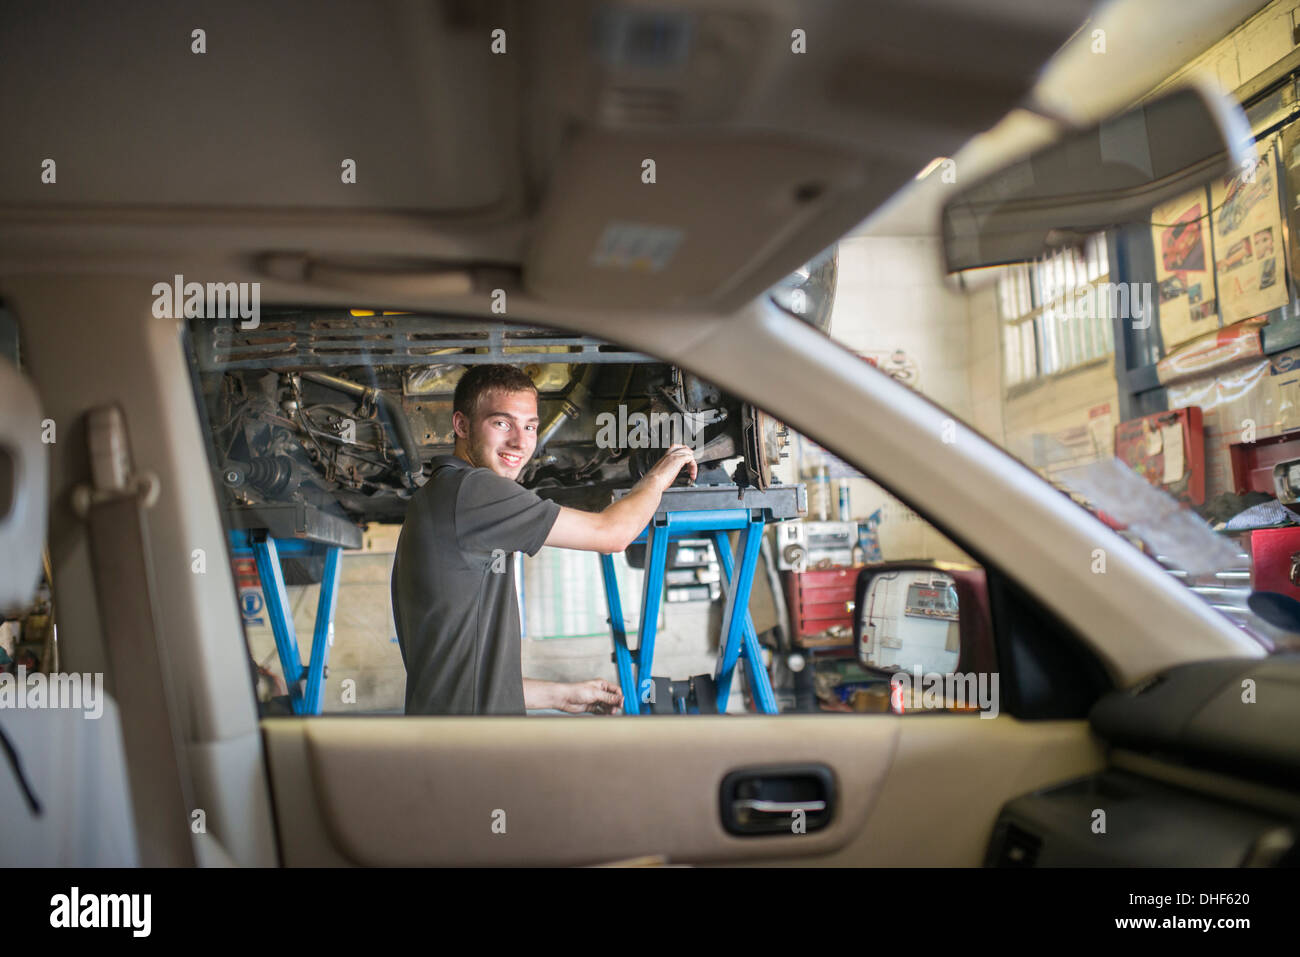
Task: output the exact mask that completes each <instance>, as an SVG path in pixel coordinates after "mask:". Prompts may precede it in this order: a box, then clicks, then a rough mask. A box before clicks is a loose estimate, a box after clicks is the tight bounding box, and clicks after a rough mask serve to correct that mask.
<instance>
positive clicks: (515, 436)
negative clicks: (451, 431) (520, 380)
mask: <svg viewBox="0 0 1300 957" xmlns="http://www.w3.org/2000/svg"><path fill="white" fill-rule="evenodd" d="M538 422H539V420H538V417H537V396H536V394H535V393H533V392H528V391H525V392H506V391H505V390H503V389H492V390H490V391H488V392H484V393H483V394H482V395H480V396H479V398H478V407H477V408H476V409H475V410H474V415H473V418H472V420H471V419H467V418H466V417H465V416H464V415H463V414H462V413H460V412H457V413H456V414H455V415H453V416H452V425H453V427H454V428H455V430H456V454H457V455H459V456H460V457H461V458H463V459H465V461H467V462H469V464H470V465H474V466H478V467H479V468H485V469H491V470H492V471H493V472H496V473H497V475H503V476H505V477H506V478H508V479H517V478H519V473H520V471H522V469H523V467H524V466H525V465H526V464H527V463H528V460H529V459H530V458H532V456H533V451H534V450H535V449H536V448H537V428H538Z"/></svg>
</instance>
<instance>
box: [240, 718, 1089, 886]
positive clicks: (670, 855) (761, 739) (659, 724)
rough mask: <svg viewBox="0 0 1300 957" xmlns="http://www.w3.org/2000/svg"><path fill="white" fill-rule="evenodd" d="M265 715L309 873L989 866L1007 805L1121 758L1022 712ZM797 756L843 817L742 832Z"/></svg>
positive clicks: (282, 822) (287, 836) (286, 807)
mask: <svg viewBox="0 0 1300 957" xmlns="http://www.w3.org/2000/svg"><path fill="white" fill-rule="evenodd" d="M262 726H263V734H264V739H265V741H266V749H267V759H268V762H269V766H270V773H271V783H272V793H273V799H274V802H275V807H276V816H277V822H278V824H279V831H280V838H281V850H282V854H283V857H284V862H285V863H286V864H288V865H290V866H294V865H308V866H318V865H348V864H356V865H379V866H422V865H459V864H524V865H545V864H550V865H566V864H599V863H609V862H616V861H621V860H628V859H633V858H638V857H643V856H647V855H654V856H657V857H660V858H662V859H664V860H666V861H667V862H668V863H674V864H683V863H685V864H710V863H714V864H742V863H753V864H768V863H771V864H792V863H793V864H805V863H806V864H814V863H815V864H842V865H876V864H978V863H979V862H980V860H981V858H982V855H983V853H984V850H985V848H986V846H987V842H988V837H989V833H990V830H991V828H992V824H993V821H994V819H995V818H996V815H997V812H998V809H999V807H1000V806H1001V804H1002V803H1003V802H1004V801H1005V800H1006V799H1007V798H1009V797H1011V796H1012V795H1014V794H1019V793H1023V792H1025V791H1027V790H1031V789H1033V788H1034V787H1037V786H1040V785H1043V784H1047V783H1049V782H1053V781H1059V780H1061V779H1062V778H1067V777H1070V776H1072V775H1076V774H1077V775H1082V774H1086V773H1089V772H1090V771H1093V770H1095V769H1097V768H1099V767H1100V766H1101V764H1102V760H1101V753H1100V748H1099V746H1098V744H1097V742H1096V739H1095V738H1093V737H1092V736H1091V733H1090V732H1089V730H1088V727H1087V724H1086V723H1085V722H1073V721H1070V722H1064V721H1063V722H1033V723H1030V722H1019V721H1016V720H1015V719H1012V718H1010V717H1007V716H1001V717H999V718H997V719H994V720H982V719H979V718H976V717H974V716H968V715H960V716H958V715H947V716H944V715H914V716H905V717H894V716H889V715H879V716H876V715H834V716H830V715H828V716H816V715H786V716H782V717H779V718H768V719H764V718H739V719H737V718H735V717H708V716H699V717H691V718H689V719H685V720H677V719H671V720H656V719H636V718H624V719H611V720H603V721H592V720H575V721H570V720H567V719H564V718H550V719H545V718H535V717H534V718H504V717H502V718H484V717H470V718H451V717H449V718H425V717H373V718H346V717H342V718H336V717H330V718H316V719H311V718H306V719H302V718H273V719H266V720H264V721H263V722H262ZM488 754H490V755H491V756H492V760H490V761H487V760H484V755H488ZM786 764H804V765H807V764H823V765H825V766H827V767H829V768H830V769H831V771H832V772H833V774H834V777H835V781H836V789H835V790H836V803H835V807H834V813H833V817H832V820H831V822H830V823H829V824H828V825H827V826H826V827H825V829H823V830H819V831H813V832H809V833H804V834H796V833H794V832H793V828H792V832H791V834H790V835H789V836H785V835H766V836H761V837H737V836H734V835H731V834H728V833H727V832H726V831H725V830H724V828H723V826H722V823H721V817H720V805H719V786H720V784H721V782H722V779H723V777H725V776H726V775H727V774H728V773H729V772H731V771H734V770H737V769H742V768H754V767H767V766H778V765H786ZM498 812H504V814H501V813H498ZM494 821H499V822H500V824H498V828H497V829H496V830H494V828H493V824H494ZM792 823H793V818H792ZM501 825H503V826H504V831H503V832H501Z"/></svg>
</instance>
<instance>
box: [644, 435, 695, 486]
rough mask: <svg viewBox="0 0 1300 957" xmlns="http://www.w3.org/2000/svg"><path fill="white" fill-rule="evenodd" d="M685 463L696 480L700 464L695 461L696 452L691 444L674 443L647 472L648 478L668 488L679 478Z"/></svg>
mask: <svg viewBox="0 0 1300 957" xmlns="http://www.w3.org/2000/svg"><path fill="white" fill-rule="evenodd" d="M683 465H685V466H687V467H688V468H689V469H690V470H691V481H692V482H694V481H695V476H696V474H697V473H698V472H699V469H700V467H699V464H698V463H697V462H696V461H695V452H694V451H692V449H691V447H690V446H689V445H681V444H678V445H674V446H671V447H669V449H668V451H667V452H665V453H664V457H663V458H661V459H660V460H659V461H658V462H656V463H655V464H654V465H653V466H652V467H651V469H650V471H649V472H647V473H646V478H648V479H651V480H652V481H655V482H658V483H659V485H660V487H661V488H668V486H670V485H672V484H673V481H674V479H676V478H677V473H678V472H680V471H681V470H682V466H683Z"/></svg>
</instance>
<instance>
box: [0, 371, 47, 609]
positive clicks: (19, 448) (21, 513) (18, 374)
mask: <svg viewBox="0 0 1300 957" xmlns="http://www.w3.org/2000/svg"><path fill="white" fill-rule="evenodd" d="M41 422H42V419H41V401H40V397H39V396H38V395H37V394H36V388H35V386H33V385H32V383H31V380H29V379H28V377H27V376H26V375H25V374H24V373H23V372H22V371H21V370H20V369H19V368H18V367H17V366H16V365H14V363H13V361H12V360H10V359H9V358H8V357H6V356H4V355H0V614H8V615H16V614H20V613H22V612H23V611H25V610H26V609H27V607H28V606H29V605H30V604H31V603H32V601H33V599H34V598H35V595H36V589H37V586H39V584H40V580H41V565H42V562H41V556H42V553H43V551H44V549H45V522H46V513H47V511H48V508H47V506H48V503H49V459H48V454H49V449H48V447H47V446H46V444H45V442H43V441H42V439H41Z"/></svg>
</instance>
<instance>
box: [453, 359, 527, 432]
mask: <svg viewBox="0 0 1300 957" xmlns="http://www.w3.org/2000/svg"><path fill="white" fill-rule="evenodd" d="M493 389H500V390H502V391H503V392H531V393H532V394H533V395H537V386H535V385H533V380H532V379H531V378H529V376H528V373H526V372H524V371H523V370H522V369H518V368H516V367H515V366H507V365H483V366H470V367H469V371H468V372H466V373H465V374H464V375H463V376H461V377H460V381H459V382H457V383H456V394H455V396H454V397H453V398H452V401H451V410H452V411H453V412H460V413H463V414H464V415H465V417H466V418H468V419H471V420H472V419H473V418H474V411H475V410H476V409H477V408H478V400H479V397H480V396H481V395H483V393H484V392H491V391H492V390H493Z"/></svg>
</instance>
